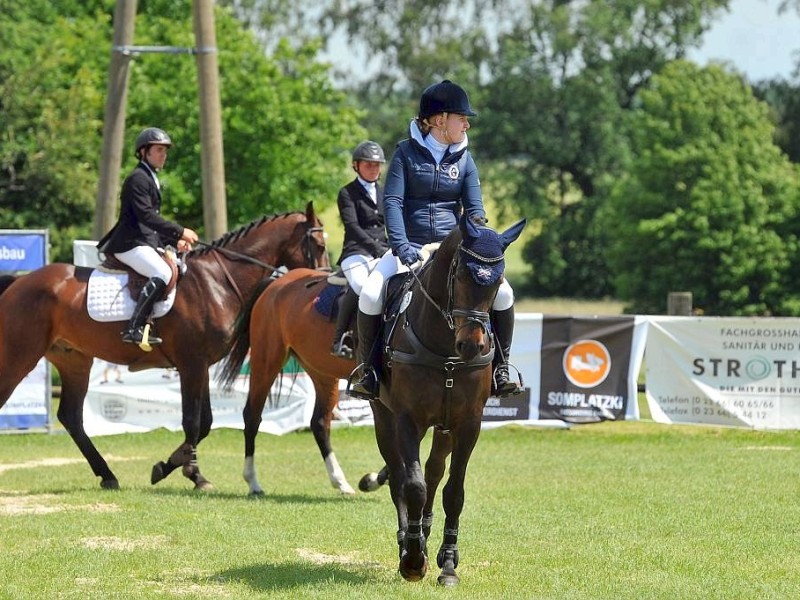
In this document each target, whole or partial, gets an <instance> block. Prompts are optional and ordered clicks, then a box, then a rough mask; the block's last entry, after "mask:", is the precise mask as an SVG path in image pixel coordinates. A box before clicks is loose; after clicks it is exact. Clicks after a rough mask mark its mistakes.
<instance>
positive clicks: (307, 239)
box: [301, 225, 331, 271]
mask: <svg viewBox="0 0 800 600" xmlns="http://www.w3.org/2000/svg"><path fill="white" fill-rule="evenodd" d="M323 231H324V229H323V228H322V227H320V226H318V225H313V226H311V227H308V228H306V232H305V234H304V235H303V241H302V242H301V243H302V244H303V247H302V250H303V258H305V259H306V264H307V265H308V267H309V268H310V269H316V270H317V271H330V270H331V267H320V266H319V264H318V263H317V259H316V257H315V256H314V247H315V246H316V244H317V242H316V240H315V239H314V234H315V233H320V232H323Z"/></svg>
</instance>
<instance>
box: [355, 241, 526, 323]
mask: <svg viewBox="0 0 800 600" xmlns="http://www.w3.org/2000/svg"><path fill="white" fill-rule="evenodd" d="M406 271H408V267H406V266H405V265H403V264H402V263H401V262H400V259H399V258H397V257H396V256H394V255H393V254H392V251H391V250H389V251H387V252H386V254H384V255H383V256H382V257H381V259H380V260H379V261H378V264H377V265H376V266H375V268H374V269H373V270H372V273H370V275H369V277H368V278H367V281H366V283H365V284H364V287H363V288H362V289H361V294H360V295H359V297H358V310H360V311H361V312H363V313H365V314H367V315H373V316H374V315H380V314H381V313H383V304H384V302H385V300H386V282H387V281H388V280H389V278H390V277H391V276H392V275H394V274H396V273H405V272H406ZM513 305H514V290H513V288H512V287H511V284H510V283H508V280H507V279H503V282H502V283H501V284H500V287H499V288H498V289H497V295H496V296H495V298H494V303H493V304H492V310H508V309H509V308H511V307H512V306H513Z"/></svg>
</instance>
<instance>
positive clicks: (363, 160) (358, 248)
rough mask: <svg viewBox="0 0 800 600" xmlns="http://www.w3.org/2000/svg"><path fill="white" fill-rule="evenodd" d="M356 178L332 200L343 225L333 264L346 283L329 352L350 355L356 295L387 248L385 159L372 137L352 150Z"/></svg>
mask: <svg viewBox="0 0 800 600" xmlns="http://www.w3.org/2000/svg"><path fill="white" fill-rule="evenodd" d="M352 158H353V170H354V171H355V172H356V178H355V179H354V180H353V181H351V182H350V183H348V184H347V185H346V186H344V187H343V188H342V189H341V190H339V197H338V199H337V201H336V203H337V204H338V206H339V216H340V217H341V219H342V224H343V225H344V244H343V245H342V255H341V256H340V257H339V260H338V261H337V264H338V265H340V266H341V267H342V270H343V271H344V275H345V277H346V278H347V281H348V283H349V284H350V286H349V289H348V291H347V293H345V294H344V295H343V296H341V298H340V300H339V315H338V317H337V319H336V333H335V334H334V338H333V347H332V348H331V353H332V354H333V355H335V356H338V357H340V358H346V359H351V358H353V347H354V342H353V341H352V340H350V339H348V337H349V336H348V327H349V324H350V320H351V319H352V317H353V315H354V314H355V312H356V308H357V307H358V295H359V294H360V293H361V288H362V287H363V285H364V282H365V281H366V280H367V276H368V275H369V272H370V271H371V270H372V267H373V266H374V265H375V263H377V262H378V259H379V258H380V257H381V256H383V255H384V253H385V252H386V251H387V250H388V249H389V244H388V241H387V239H386V229H385V227H384V221H383V188H381V186H380V184H379V183H378V179H379V178H380V176H381V167H382V166H383V163H385V162H386V159H385V158H384V155H383V149H382V148H381V147H380V146H379V145H378V144H376V143H375V142H372V141H366V142H361V143H360V144H359V145H358V146H356V148H355V150H353V157H352Z"/></svg>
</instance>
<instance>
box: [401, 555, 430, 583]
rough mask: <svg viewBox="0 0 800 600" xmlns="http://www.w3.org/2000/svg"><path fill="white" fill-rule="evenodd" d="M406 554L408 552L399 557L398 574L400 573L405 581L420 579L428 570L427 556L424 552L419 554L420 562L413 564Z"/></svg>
mask: <svg viewBox="0 0 800 600" xmlns="http://www.w3.org/2000/svg"><path fill="white" fill-rule="evenodd" d="M408 556H409V555H408V554H404V555H403V557H402V558H401V559H400V568H399V571H400V575H402V576H403V579H405V580H406V581H421V580H422V579H423V578H424V577H425V574H426V573H427V572H428V557H427V556H426V555H425V554H421V555H420V556H422V564H421V565H418V564H413V562H412V561H411V560H409V558H408Z"/></svg>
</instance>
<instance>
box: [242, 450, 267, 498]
mask: <svg viewBox="0 0 800 600" xmlns="http://www.w3.org/2000/svg"><path fill="white" fill-rule="evenodd" d="M242 476H243V477H244V480H245V481H246V482H247V485H249V486H250V493H251V494H263V493H264V490H262V489H261V486H260V485H259V484H258V478H257V477H256V464H255V458H254V457H252V456H247V457H245V459H244V470H243V471H242Z"/></svg>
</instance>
